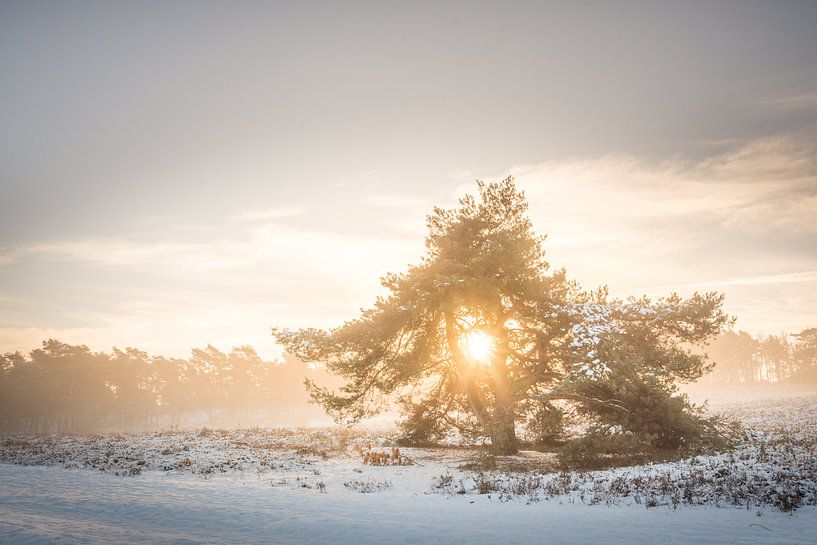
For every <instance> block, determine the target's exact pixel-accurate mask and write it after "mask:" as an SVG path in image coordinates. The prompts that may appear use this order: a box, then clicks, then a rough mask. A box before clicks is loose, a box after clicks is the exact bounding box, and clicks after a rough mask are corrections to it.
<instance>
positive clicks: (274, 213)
mask: <svg viewBox="0 0 817 545" xmlns="http://www.w3.org/2000/svg"><path fill="white" fill-rule="evenodd" d="M306 212H307V209H306V208H305V207H301V206H281V207H277V208H254V209H249V210H241V211H239V212H238V213H237V214H236V215H235V220H236V221H242V222H244V221H246V222H268V221H273V220H277V219H281V218H292V217H295V216H302V215H304V214H305V213H306Z"/></svg>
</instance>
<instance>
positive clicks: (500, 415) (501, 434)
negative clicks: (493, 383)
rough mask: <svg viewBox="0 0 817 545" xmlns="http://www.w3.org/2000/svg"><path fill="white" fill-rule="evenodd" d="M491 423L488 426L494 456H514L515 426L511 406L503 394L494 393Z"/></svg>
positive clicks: (515, 449)
mask: <svg viewBox="0 0 817 545" xmlns="http://www.w3.org/2000/svg"><path fill="white" fill-rule="evenodd" d="M495 398H496V400H495V403H494V414H493V421H492V422H491V425H490V430H489V431H490V436H491V450H492V451H493V452H494V454H516V453H517V452H519V448H518V446H517V444H516V426H515V420H516V418H515V415H514V410H513V404H512V403H510V402H509V400H508V399H507V396H506V395H505V393H504V392H501V391H499V389H498V391H496V392H495Z"/></svg>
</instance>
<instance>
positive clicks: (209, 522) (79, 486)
mask: <svg viewBox="0 0 817 545" xmlns="http://www.w3.org/2000/svg"><path fill="white" fill-rule="evenodd" d="M378 469H379V470H380V471H381V473H383V474H389V475H390V480H392V481H393V482H394V485H393V486H392V487H389V488H385V489H384V490H382V491H379V492H374V493H367V494H361V493H358V492H355V491H352V490H349V489H347V488H346V487H343V486H342V485H340V486H338V485H339V482H338V480H337V479H332V480H331V482H330V483H328V484H327V491H326V493H321V492H318V491H316V490H314V489H311V490H310V489H291V488H287V487H274V486H270V485H269V484H268V483H267V481H266V480H264V479H257V478H252V477H250V476H247V475H244V476H222V477H218V478H214V479H210V480H202V479H196V478H190V477H189V476H185V475H179V474H175V473H167V474H161V473H150V474H146V475H142V476H140V477H138V478H117V477H114V476H111V475H106V474H102V473H95V472H88V471H75V470H68V469H62V468H48V467H21V466H11V465H5V464H0V483H2V485H0V543H4V544H31V545H34V544H50V543H61V544H74V543H86V544H90V545H95V544H110V543H153V544H165V543H166V544H171V543H172V544H191V543H215V544H236V543H299V544H305V545H306V544H313V543H314V544H325V543H333V544H347V543H348V544H358V545H366V544H374V543H378V544H381V543H394V544H401V543H446V544H458V543H462V544H466V543H468V544H471V543H473V544H480V543H490V544H492V545H494V544H496V543H508V544H513V543H520V544H523V543H524V544H528V543H543V542H550V543H577V544H582V543H586V544H598V543H697V544H700V545H705V544H709V543H712V544H716V543H717V544H720V543H758V544H761V543H763V544H768V543H791V544H794V543H815V541H814V537H813V536H815V535H817V516H815V515H817V512H815V511H814V510H811V509H810V510H808V511H803V512H798V513H796V514H795V515H794V516H791V517H789V516H787V515H785V514H783V513H767V514H765V515H764V516H763V517H760V518H758V517H757V516H756V515H755V513H754V512H753V511H747V510H745V509H686V510H679V511H673V510H671V509H667V508H656V509H644V508H643V507H642V508H640V509H632V508H625V507H608V506H592V507H591V506H586V505H582V504H576V503H573V504H570V503H558V502H540V503H534V504H530V505H528V504H525V503H523V502H504V503H503V502H498V501H495V500H491V499H489V498H488V497H487V496H484V495H483V496H457V495H455V496H445V495H438V494H429V493H423V492H421V491H420V490H419V488H420V487H417V486H414V487H411V486H409V487H408V488H405V487H404V486H403V485H410V484H411V483H413V482H415V478H414V477H413V476H409V470H408V469H406V468H403V469H401V470H399V471H400V472H402V473H399V474H398V470H396V469H390V468H378ZM378 480H382V478H379V479H378ZM398 483H399V484H398Z"/></svg>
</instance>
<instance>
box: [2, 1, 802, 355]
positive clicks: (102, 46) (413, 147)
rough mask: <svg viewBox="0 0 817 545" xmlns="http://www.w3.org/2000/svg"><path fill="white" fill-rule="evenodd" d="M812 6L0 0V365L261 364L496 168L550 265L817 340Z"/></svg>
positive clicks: (366, 285) (412, 255)
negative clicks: (0, 356)
mask: <svg viewBox="0 0 817 545" xmlns="http://www.w3.org/2000/svg"><path fill="white" fill-rule="evenodd" d="M816 28H817V2H766V3H758V2H746V1H738V2H723V3H717V2H666V3H655V2H649V3H630V2H610V3H586V2H581V3H579V2H564V3H557V2H554V3H547V2H524V3H514V2H495V3H490V2H462V3H459V2H435V3H430V2H429V3H423V2H404V3H393V2H382V1H381V2H372V3H359V2H326V3H310V2H289V3H276V2H226V1H225V2H203V1H195V2H130V3H127V4H126V3H124V2H107V1H105V2H98V3H96V2H32V1H25V2H8V1H5V0H3V1H0V204H2V209H0V351H6V350H16V349H22V350H29V349H31V348H32V347H34V346H36V345H37V344H39V342H40V341H41V340H42V339H43V338H46V337H58V338H60V339H63V340H66V341H69V342H81V343H85V344H88V345H89V346H91V348H94V349H100V350H102V349H104V350H108V349H110V348H111V346H113V345H117V346H120V347H124V346H138V347H140V348H143V349H146V350H148V351H150V352H153V353H164V354H171V355H184V354H186V353H187V351H188V350H189V348H190V347H192V346H201V345H204V344H206V343H207V342H210V343H213V344H215V345H216V346H219V347H221V348H222V349H229V348H230V347H232V346H233V345H238V344H244V343H249V344H252V345H254V346H255V347H256V348H257V349H258V350H259V352H260V353H261V354H262V355H266V356H270V355H273V354H275V353H276V349H275V347H274V344H273V341H272V339H271V337H270V335H269V328H270V327H271V326H273V325H281V326H287V327H294V326H306V325H314V326H331V325H335V324H338V323H339V322H340V321H342V320H344V319H349V318H353V317H354V316H355V315H356V313H357V310H358V309H359V308H360V307H362V306H368V305H369V304H370V303H371V302H372V301H373V299H374V297H375V295H376V294H377V293H379V282H378V278H379V276H381V275H382V274H383V273H385V272H387V271H395V272H396V271H400V270H402V269H403V268H404V267H405V266H406V264H407V263H409V262H412V261H416V260H417V259H418V258H419V256H420V255H421V253H422V250H423V236H424V216H425V214H426V213H428V212H429V211H430V209H431V207H432V206H433V205H435V204H438V205H452V204H454V203H455V202H456V201H455V199H456V197H457V196H459V195H460V194H462V193H463V192H466V191H473V190H474V188H475V185H474V180H475V179H477V178H479V179H484V180H488V181H491V180H497V179H500V178H502V177H504V176H506V175H507V174H509V173H512V174H514V175H515V176H516V178H517V180H518V181H519V183H520V185H521V186H522V187H523V188H524V189H525V190H526V192H527V194H528V196H529V198H530V201H531V209H532V216H533V218H534V222H535V227H536V228H537V230H539V231H540V232H542V233H547V234H548V235H549V238H548V244H547V249H548V251H549V253H550V260H551V262H552V264H553V265H555V266H565V267H567V269H568V272H569V273H570V274H571V276H573V277H574V278H576V279H578V280H579V281H581V282H582V283H584V284H585V285H587V286H588V287H593V286H596V285H599V284H605V283H606V284H608V285H609V286H610V288H611V291H612V292H613V293H615V294H617V295H628V294H641V293H647V294H650V295H658V294H662V293H669V292H670V291H673V290H677V291H680V292H682V293H685V294H686V293H690V292H692V291H694V290H696V289H697V290H702V289H705V290H718V291H724V292H726V294H727V309H728V310H729V311H730V312H731V313H733V314H735V315H737V316H738V323H737V326H738V327H740V328H742V329H746V330H748V331H750V332H752V333H757V332H759V331H763V332H766V333H779V332H782V331H786V332H796V331H799V330H800V329H802V328H805V327H807V326H817V31H815V29H816Z"/></svg>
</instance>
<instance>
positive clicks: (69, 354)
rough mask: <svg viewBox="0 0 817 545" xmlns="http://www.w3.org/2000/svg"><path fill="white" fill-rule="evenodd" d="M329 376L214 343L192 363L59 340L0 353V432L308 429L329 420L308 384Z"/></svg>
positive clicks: (194, 355) (246, 349)
mask: <svg viewBox="0 0 817 545" xmlns="http://www.w3.org/2000/svg"><path fill="white" fill-rule="evenodd" d="M307 377H309V378H311V379H316V380H319V381H321V382H324V383H327V382H328V383H330V384H331V383H332V377H330V376H329V375H328V374H327V373H326V372H325V371H323V370H320V369H312V368H310V367H307V366H306V365H304V364H303V363H301V362H299V361H297V360H294V359H293V358H289V357H284V359H283V360H281V361H274V362H269V361H264V360H263V359H261V357H259V356H258V354H257V353H256V352H255V350H254V349H253V348H251V347H249V346H242V347H238V348H234V349H233V350H232V351H231V352H229V353H224V352H221V351H220V350H218V349H217V348H215V347H213V346H211V345H208V346H207V347H206V348H200V349H199V348H196V349H193V350H192V351H191V354H190V356H189V357H188V358H186V359H180V358H165V357H162V356H149V355H148V354H147V353H146V352H143V351H141V350H137V349H135V348H127V349H125V350H119V349H117V348H114V349H113V351H112V352H111V353H104V352H92V351H91V350H89V349H88V347H87V346H84V345H71V344H66V343H63V342H60V341H57V340H53V339H51V340H47V341H43V343H42V347H40V348H37V349H35V350H32V351H31V352H29V354H28V355H24V354H22V353H21V352H15V353H8V354H5V355H2V356H0V433H15V432H23V433H53V432H57V433H63V432H96V431H135V430H163V429H178V428H184V427H188V428H189V427H201V426H203V425H207V426H219V427H236V426H244V427H247V426H253V425H267V426H304V425H309V424H312V423H314V422H316V421H319V422H325V421H327V417H326V415H325V414H324V412H323V410H322V409H321V408H319V407H316V406H314V405H311V404H309V403H308V399H309V398H308V395H307V393H306V391H305V390H304V386H303V381H304V379H305V378H307Z"/></svg>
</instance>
